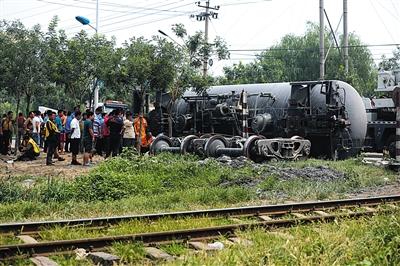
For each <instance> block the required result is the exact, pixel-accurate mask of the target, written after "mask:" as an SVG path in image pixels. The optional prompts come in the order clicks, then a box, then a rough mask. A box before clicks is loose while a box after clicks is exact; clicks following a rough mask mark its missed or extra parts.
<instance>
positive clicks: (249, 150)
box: [243, 135, 265, 163]
mask: <svg viewBox="0 0 400 266" xmlns="http://www.w3.org/2000/svg"><path fill="white" fill-rule="evenodd" d="M263 138H264V137H261V136H258V135H253V136H250V137H249V138H248V139H247V140H246V141H245V143H244V148H243V155H244V156H246V157H247V158H248V159H250V160H252V161H254V162H256V163H259V162H262V161H264V160H265V158H264V157H263V156H261V155H258V154H256V152H255V147H256V143H257V141H258V140H260V139H263Z"/></svg>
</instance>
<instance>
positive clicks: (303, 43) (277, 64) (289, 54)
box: [219, 23, 376, 95]
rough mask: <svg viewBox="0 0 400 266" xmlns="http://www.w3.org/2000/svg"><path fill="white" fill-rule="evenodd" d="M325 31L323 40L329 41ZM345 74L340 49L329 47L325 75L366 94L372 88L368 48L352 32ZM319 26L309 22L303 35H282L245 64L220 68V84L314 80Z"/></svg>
mask: <svg viewBox="0 0 400 266" xmlns="http://www.w3.org/2000/svg"><path fill="white" fill-rule="evenodd" d="M328 37H329V33H328V32H326V34H325V42H326V43H329V42H330V40H329V39H328ZM349 46H350V49H349V58H350V59H349V74H347V75H346V74H345V71H344V65H343V57H342V55H341V53H340V51H339V50H338V49H336V48H334V47H333V48H332V49H331V50H330V53H329V55H328V58H327V60H326V63H325V65H326V74H325V78H326V79H340V80H344V81H347V82H349V83H350V84H352V85H353V86H354V87H355V88H356V89H357V90H358V91H359V92H360V93H362V94H365V95H368V94H370V93H372V91H373V90H374V88H375V80H376V67H375V64H374V61H373V58H372V55H371V52H370V51H369V50H368V49H367V48H366V47H365V46H363V44H362V42H361V40H360V39H359V37H358V36H357V35H355V34H350V36H349ZM318 78H319V27H318V26H317V25H315V24H312V23H309V24H308V28H307V31H306V32H305V34H304V35H301V36H295V35H292V34H289V35H286V36H284V37H283V38H282V39H281V41H280V42H279V43H278V44H276V45H274V46H272V47H271V48H270V49H267V50H265V51H264V52H262V53H261V54H259V55H258V56H257V59H256V60H255V61H254V62H252V63H250V64H247V65H244V64H242V63H239V64H236V65H234V66H233V67H226V68H224V77H222V78H221V79H220V80H219V82H220V83H222V84H240V83H242V84H243V83H259V82H285V81H304V80H318Z"/></svg>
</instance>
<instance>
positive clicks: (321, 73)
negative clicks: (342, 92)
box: [319, 0, 325, 80]
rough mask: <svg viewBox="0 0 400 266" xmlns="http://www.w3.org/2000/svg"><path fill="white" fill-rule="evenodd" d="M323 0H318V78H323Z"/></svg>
mask: <svg viewBox="0 0 400 266" xmlns="http://www.w3.org/2000/svg"><path fill="white" fill-rule="evenodd" d="M324 19H325V13H324V0H319V79H320V80H324V79H325V43H324V38H325V36H324V30H325V25H324V22H325V21H324Z"/></svg>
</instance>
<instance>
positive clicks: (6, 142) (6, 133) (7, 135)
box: [1, 111, 13, 155]
mask: <svg viewBox="0 0 400 266" xmlns="http://www.w3.org/2000/svg"><path fill="white" fill-rule="evenodd" d="M12 118H13V112H12V111H8V113H7V116H6V117H5V118H3V120H2V122H1V125H2V130H3V140H2V142H3V143H2V144H3V145H2V146H3V150H2V151H1V153H2V154H3V155H7V154H8V149H9V148H10V143H11V142H10V140H11V137H12V132H13V120H12Z"/></svg>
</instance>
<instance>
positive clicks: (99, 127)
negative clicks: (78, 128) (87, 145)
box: [93, 107, 104, 156]
mask: <svg viewBox="0 0 400 266" xmlns="http://www.w3.org/2000/svg"><path fill="white" fill-rule="evenodd" d="M101 111H102V108H101V107H97V108H96V114H95V117H94V121H93V133H94V138H95V140H94V142H95V149H96V153H97V154H98V155H100V156H103V124H104V119H103V115H102V113H101Z"/></svg>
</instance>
